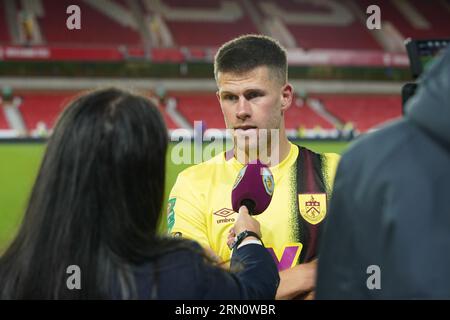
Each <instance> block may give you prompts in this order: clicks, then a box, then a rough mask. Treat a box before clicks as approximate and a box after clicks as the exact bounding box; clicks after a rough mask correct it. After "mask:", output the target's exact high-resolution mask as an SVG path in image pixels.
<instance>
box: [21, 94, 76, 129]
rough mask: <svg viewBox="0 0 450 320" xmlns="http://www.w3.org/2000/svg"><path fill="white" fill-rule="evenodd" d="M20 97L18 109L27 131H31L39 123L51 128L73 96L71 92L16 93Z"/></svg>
mask: <svg viewBox="0 0 450 320" xmlns="http://www.w3.org/2000/svg"><path fill="white" fill-rule="evenodd" d="M17 94H18V95H20V96H21V97H22V99H23V100H22V104H21V106H20V109H21V111H22V117H23V120H24V121H25V125H26V126H27V128H28V130H33V129H35V128H36V127H37V125H38V123H39V122H43V123H45V125H46V126H47V128H53V125H54V124H55V121H56V119H57V117H58V115H59V113H60V112H61V111H62V110H63V107H64V105H65V104H66V103H68V102H69V101H70V100H71V99H72V98H73V97H74V96H75V93H72V92H22V93H21V92H18V93H17Z"/></svg>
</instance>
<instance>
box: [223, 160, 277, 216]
mask: <svg viewBox="0 0 450 320" xmlns="http://www.w3.org/2000/svg"><path fill="white" fill-rule="evenodd" d="M274 187H275V183H274V179H273V175H272V172H271V171H270V169H269V167H268V166H266V165H265V164H263V163H261V161H259V159H258V160H257V161H256V163H248V164H247V165H246V166H244V167H243V168H242V169H241V171H239V173H238V175H237V177H236V181H235V182H234V186H233V191H232V192H231V204H232V206H233V210H234V211H235V212H239V208H240V207H241V206H243V205H244V206H246V207H247V209H248V212H249V213H250V215H258V214H261V213H262V212H264V210H266V209H267V207H268V206H269V204H270V202H271V200H272V195H273V191H274Z"/></svg>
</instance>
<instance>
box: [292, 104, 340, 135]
mask: <svg viewBox="0 0 450 320" xmlns="http://www.w3.org/2000/svg"><path fill="white" fill-rule="evenodd" d="M284 119H285V126H286V128H287V129H298V128H299V127H303V128H305V129H313V128H315V127H317V126H320V127H321V128H322V129H333V128H334V125H333V124H331V123H330V122H329V121H327V120H326V119H324V118H323V117H321V116H320V115H319V114H317V113H316V112H315V111H314V110H313V109H311V107H310V106H309V105H307V104H306V105H304V106H302V107H298V106H297V105H296V103H295V102H293V103H292V105H291V107H290V108H289V109H288V110H287V111H286V116H285V118H284Z"/></svg>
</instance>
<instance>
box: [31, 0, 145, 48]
mask: <svg viewBox="0 0 450 320" xmlns="http://www.w3.org/2000/svg"><path fill="white" fill-rule="evenodd" d="M77 2H78V3H79V5H80V6H81V8H82V28H81V29H80V30H76V31H71V30H68V29H67V28H64V27H61V26H65V25H66V19H67V17H68V15H67V14H66V8H67V7H68V6H70V5H72V4H75V3H77ZM109 2H112V3H115V4H116V6H119V8H120V7H122V4H121V3H120V2H116V1H109ZM89 3H92V2H91V1H89V2H80V1H70V0H58V1H52V0H45V1H43V8H44V15H43V16H42V17H40V18H39V19H38V21H39V24H40V26H41V28H42V30H41V31H42V32H43V34H44V37H45V39H46V42H47V43H48V44H53V45H61V44H70V45H95V46H100V45H115V46H116V45H121V44H125V45H140V44H141V37H140V35H139V32H138V31H137V30H136V29H133V28H132V27H130V26H127V25H126V24H127V23H130V22H129V20H127V19H125V18H124V21H122V23H120V22H119V21H118V19H119V18H118V17H120V15H121V14H123V13H121V12H119V14H116V15H112V14H111V16H113V17H115V19H114V18H112V17H111V16H109V15H108V13H107V12H108V11H106V10H108V9H109V10H114V9H113V8H116V7H115V6H111V4H109V5H108V6H104V9H103V11H102V12H100V11H99V10H101V8H98V7H93V6H91V5H89ZM122 8H123V7H122ZM125 8H126V7H125ZM118 10H119V9H118ZM127 11H128V10H127ZM130 19H131V20H133V19H134V18H130Z"/></svg>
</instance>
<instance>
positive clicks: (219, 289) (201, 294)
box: [115, 240, 280, 300]
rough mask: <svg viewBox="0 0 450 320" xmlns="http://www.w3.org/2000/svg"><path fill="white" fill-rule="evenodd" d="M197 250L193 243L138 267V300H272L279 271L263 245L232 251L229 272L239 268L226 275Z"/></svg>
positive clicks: (243, 247)
mask: <svg viewBox="0 0 450 320" xmlns="http://www.w3.org/2000/svg"><path fill="white" fill-rule="evenodd" d="M186 241H188V240H186ZM189 242H191V241H189ZM200 251H201V248H200V246H199V245H198V244H196V243H194V242H192V248H189V247H187V248H183V249H178V250H175V251H173V252H171V253H168V254H166V255H164V256H163V257H161V258H159V259H158V260H157V263H149V264H145V265H143V266H141V267H139V268H137V269H136V270H135V272H134V274H135V277H136V283H137V290H138V296H139V297H138V299H161V300H192V299H195V300H215V299H220V300H230V299H231V300H240V299H261V300H268V299H274V298H275V294H276V291H277V288H278V284H279V280H280V279H279V275H278V269H277V267H276V265H275V263H274V261H273V258H272V256H271V255H270V253H269V252H268V251H267V249H266V248H264V247H263V246H261V245H258V244H247V245H245V246H242V247H241V248H239V249H237V250H234V251H233V255H232V258H231V269H232V270H233V269H239V268H240V269H241V270H239V271H236V272H228V271H225V270H224V269H222V268H220V267H218V266H215V265H213V264H211V263H210V262H208V261H206V260H205V258H204V256H202V255H201V254H200V253H199V252H200ZM115 298H119V297H115Z"/></svg>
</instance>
